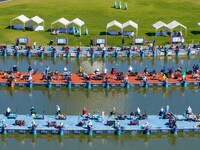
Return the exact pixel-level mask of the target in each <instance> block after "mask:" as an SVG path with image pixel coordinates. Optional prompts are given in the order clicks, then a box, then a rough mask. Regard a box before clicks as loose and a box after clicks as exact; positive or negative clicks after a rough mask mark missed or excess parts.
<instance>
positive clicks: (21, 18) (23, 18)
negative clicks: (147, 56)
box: [11, 15, 30, 23]
mask: <svg viewBox="0 0 200 150" xmlns="http://www.w3.org/2000/svg"><path fill="white" fill-rule="evenodd" d="M14 20H20V21H21V22H23V23H26V22H28V21H29V20H30V19H29V18H28V17H26V16H24V15H20V16H18V17H16V18H14V19H12V20H11V22H12V21H14Z"/></svg>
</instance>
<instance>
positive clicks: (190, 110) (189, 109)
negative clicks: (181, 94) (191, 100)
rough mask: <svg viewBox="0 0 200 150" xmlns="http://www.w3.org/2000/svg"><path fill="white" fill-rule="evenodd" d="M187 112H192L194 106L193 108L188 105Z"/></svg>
mask: <svg viewBox="0 0 200 150" xmlns="http://www.w3.org/2000/svg"><path fill="white" fill-rule="evenodd" d="M187 112H188V113H189V114H191V113H192V108H191V107H190V106H189V107H188V109H187Z"/></svg>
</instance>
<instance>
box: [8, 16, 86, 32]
mask: <svg viewBox="0 0 200 150" xmlns="http://www.w3.org/2000/svg"><path fill="white" fill-rule="evenodd" d="M14 20H19V21H21V22H22V23H23V25H22V26H19V29H25V24H26V23H27V22H28V27H30V25H32V22H35V23H36V24H37V26H42V27H43V30H44V20H43V19H42V18H40V17H38V16H35V17H33V18H28V17H26V16H24V15H20V16H18V17H16V18H14V19H12V20H11V21H10V27H12V22H13V21H14ZM56 23H60V24H63V25H64V26H65V28H66V27H67V26H68V25H70V24H75V25H77V26H79V27H81V26H83V25H84V24H85V23H84V22H83V21H82V20H80V19H79V18H75V19H74V20H72V21H68V20H67V19H65V18H63V17H62V18H60V19H58V20H56V21H54V22H53V23H51V30H52V26H53V25H54V24H56ZM41 24H42V25H41Z"/></svg>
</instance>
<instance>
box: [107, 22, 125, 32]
mask: <svg viewBox="0 0 200 150" xmlns="http://www.w3.org/2000/svg"><path fill="white" fill-rule="evenodd" d="M112 26H117V27H118V28H120V32H122V30H123V27H122V24H121V23H119V22H118V21H116V20H113V21H111V22H109V23H108V24H107V26H106V34H107V30H108V28H110V27H112ZM109 33H110V34H112V35H116V34H118V32H117V31H109Z"/></svg>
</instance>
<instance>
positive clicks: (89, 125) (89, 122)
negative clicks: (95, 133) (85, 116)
mask: <svg viewBox="0 0 200 150" xmlns="http://www.w3.org/2000/svg"><path fill="white" fill-rule="evenodd" d="M87 127H88V129H91V128H92V121H91V120H89V121H88V126H87Z"/></svg>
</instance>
